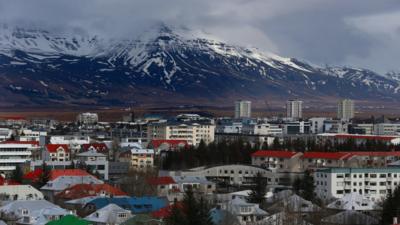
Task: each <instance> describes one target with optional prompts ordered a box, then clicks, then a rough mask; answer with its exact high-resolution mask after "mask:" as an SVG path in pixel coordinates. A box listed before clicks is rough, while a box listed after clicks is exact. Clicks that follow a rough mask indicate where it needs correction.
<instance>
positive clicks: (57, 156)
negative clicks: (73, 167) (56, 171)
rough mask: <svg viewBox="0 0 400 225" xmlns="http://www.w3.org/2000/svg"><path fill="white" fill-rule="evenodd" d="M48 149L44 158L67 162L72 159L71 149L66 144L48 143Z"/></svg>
mask: <svg viewBox="0 0 400 225" xmlns="http://www.w3.org/2000/svg"><path fill="white" fill-rule="evenodd" d="M46 150H47V152H46V155H45V157H44V158H45V159H46V160H48V161H53V162H54V161H57V162H65V161H69V160H71V155H70V150H69V147H68V145H66V144H48V145H46Z"/></svg>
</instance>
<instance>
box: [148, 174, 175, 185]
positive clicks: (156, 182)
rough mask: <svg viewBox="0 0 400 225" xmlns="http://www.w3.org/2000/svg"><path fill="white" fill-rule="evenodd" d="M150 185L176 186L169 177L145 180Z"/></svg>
mask: <svg viewBox="0 0 400 225" xmlns="http://www.w3.org/2000/svg"><path fill="white" fill-rule="evenodd" d="M147 182H148V183H149V184H150V185H167V184H176V182H175V180H174V179H172V177H170V176H166V177H153V178H150V179H148V180H147Z"/></svg>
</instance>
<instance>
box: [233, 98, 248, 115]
mask: <svg viewBox="0 0 400 225" xmlns="http://www.w3.org/2000/svg"><path fill="white" fill-rule="evenodd" d="M250 117H251V101H243V100H239V101H236V102H235V118H250Z"/></svg>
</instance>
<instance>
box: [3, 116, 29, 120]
mask: <svg viewBox="0 0 400 225" xmlns="http://www.w3.org/2000/svg"><path fill="white" fill-rule="evenodd" d="M0 119H2V120H26V118H25V117H23V116H0Z"/></svg>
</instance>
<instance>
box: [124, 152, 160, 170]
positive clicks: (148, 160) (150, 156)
mask: <svg viewBox="0 0 400 225" xmlns="http://www.w3.org/2000/svg"><path fill="white" fill-rule="evenodd" d="M119 161H120V162H129V163H130V166H131V168H132V169H135V170H146V169H151V168H153V166H154V150H153V149H143V148H132V149H130V150H127V151H125V152H122V153H121V154H120V155H119Z"/></svg>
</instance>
